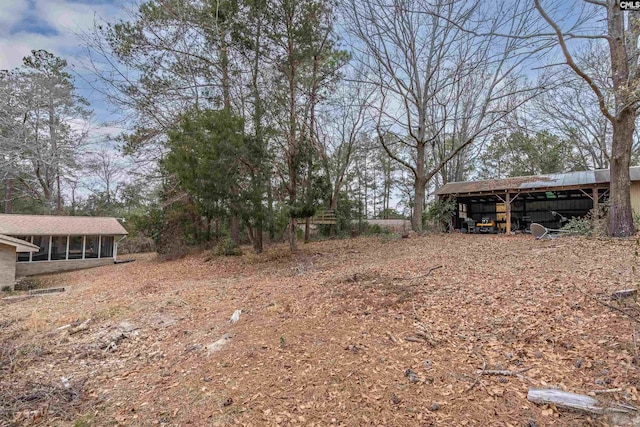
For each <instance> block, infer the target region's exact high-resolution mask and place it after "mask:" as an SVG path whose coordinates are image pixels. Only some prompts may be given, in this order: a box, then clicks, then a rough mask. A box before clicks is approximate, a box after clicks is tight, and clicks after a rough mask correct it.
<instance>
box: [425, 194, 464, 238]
mask: <svg viewBox="0 0 640 427" xmlns="http://www.w3.org/2000/svg"><path fill="white" fill-rule="evenodd" d="M456 203H457V202H456V201H455V200H435V201H434V202H432V203H429V205H428V206H427V209H425V211H424V214H423V215H422V224H423V226H425V228H426V229H428V230H433V231H436V232H442V231H446V229H447V225H448V224H449V221H451V217H452V216H453V214H454V212H455V211H456Z"/></svg>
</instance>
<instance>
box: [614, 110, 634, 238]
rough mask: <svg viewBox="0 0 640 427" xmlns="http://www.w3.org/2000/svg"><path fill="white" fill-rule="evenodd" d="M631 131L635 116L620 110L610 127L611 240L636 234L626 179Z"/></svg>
mask: <svg viewBox="0 0 640 427" xmlns="http://www.w3.org/2000/svg"><path fill="white" fill-rule="evenodd" d="M634 130H635V114H634V113H633V112H632V111H631V110H629V109H627V110H624V111H622V112H621V113H620V115H619V117H618V119H617V120H616V122H615V123H614V125H613V144H612V147H611V164H610V182H611V184H610V193H611V196H610V202H611V206H610V208H609V235H610V236H613V237H627V236H632V235H633V234H634V233H635V226H634V223H633V212H632V210H631V195H630V190H631V189H630V186H631V179H630V176H629V165H630V158H631V146H632V144H633V132H634Z"/></svg>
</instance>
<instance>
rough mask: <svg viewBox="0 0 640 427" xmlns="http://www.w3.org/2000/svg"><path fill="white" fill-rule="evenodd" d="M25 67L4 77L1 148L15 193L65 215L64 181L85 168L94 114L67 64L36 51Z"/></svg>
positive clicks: (0, 107) (1, 82)
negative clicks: (82, 152) (81, 162)
mask: <svg viewBox="0 0 640 427" xmlns="http://www.w3.org/2000/svg"><path fill="white" fill-rule="evenodd" d="M23 62H24V64H23V66H22V67H21V68H17V69H14V70H12V71H4V72H2V73H1V74H0V93H2V95H3V96H0V98H1V100H0V103H1V104H0V110H1V111H2V114H1V115H0V116H1V117H0V129H2V136H3V137H2V138H1V139H0V148H1V151H3V155H2V159H3V162H4V163H5V165H4V167H3V168H2V169H3V170H5V171H6V173H10V175H6V178H7V179H9V180H10V181H9V182H10V183H11V184H10V186H9V187H8V188H10V189H11V192H13V190H14V189H15V191H16V193H20V194H21V195H22V196H24V197H30V198H33V199H35V200H37V201H38V202H39V203H40V204H41V205H42V207H43V210H44V211H46V212H52V211H56V212H58V213H60V212H61V211H62V207H63V200H62V186H63V180H64V179H65V178H66V177H70V176H71V175H73V173H74V172H75V171H76V170H77V169H78V168H79V166H78V164H77V162H76V160H77V155H78V151H79V149H80V147H81V145H82V144H83V143H84V142H85V140H86V127H84V126H83V125H82V123H86V122H87V120H88V117H89V115H90V112H89V111H88V110H87V108H86V107H87V101H86V100H85V99H83V98H82V97H80V96H79V95H78V94H77V93H76V91H75V85H74V79H73V78H72V76H71V75H70V74H69V72H68V71H67V62H66V61H65V60H64V59H61V58H59V57H56V56H55V55H53V54H51V53H49V52H47V51H44V50H34V51H32V52H31V55H30V56H28V57H26V58H24V61H23Z"/></svg>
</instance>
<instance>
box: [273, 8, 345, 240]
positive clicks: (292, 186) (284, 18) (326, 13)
mask: <svg viewBox="0 0 640 427" xmlns="http://www.w3.org/2000/svg"><path fill="white" fill-rule="evenodd" d="M270 6H271V7H270V11H269V12H270V13H269V17H270V19H269V29H268V35H269V38H270V40H271V42H272V43H273V53H272V57H273V60H274V63H275V69H276V71H277V84H278V89H279V90H278V94H277V95H276V99H277V102H278V104H279V106H280V108H281V109H282V111H283V117H282V119H281V120H280V121H279V125H280V130H281V132H282V134H283V138H282V140H281V141H280V147H279V151H280V154H281V155H282V157H283V161H284V164H283V167H282V168H281V169H280V171H279V174H280V176H281V177H282V178H283V183H284V187H285V188H286V192H287V198H288V204H289V212H290V221H289V246H290V248H291V250H292V251H295V250H296V249H297V235H296V233H297V228H298V225H297V224H298V218H306V217H308V216H309V213H310V212H309V211H308V207H307V206H305V203H304V200H301V198H300V195H301V194H300V190H301V184H302V181H303V180H304V179H305V175H304V174H302V173H303V171H304V170H307V171H310V170H311V168H312V163H313V161H314V159H313V157H310V156H315V157H317V156H318V154H319V150H318V145H317V140H316V137H315V133H314V130H315V129H314V128H315V123H314V120H315V119H314V117H315V108H316V105H317V103H318V102H319V101H320V99H319V95H320V93H319V91H320V89H321V88H322V87H325V86H326V85H327V84H329V83H331V82H332V81H334V80H335V77H336V76H337V75H336V71H337V70H338V69H339V68H340V66H341V65H342V63H343V62H344V59H345V54H344V53H342V52H340V51H338V50H336V49H335V47H334V44H335V42H334V39H333V37H334V36H333V22H332V19H333V14H332V10H331V4H330V3H327V2H323V1H317V0H302V1H298V0H278V1H274V2H272V3H271V4H270ZM307 180H308V182H310V180H309V179H308V177H307ZM307 191H308V190H307Z"/></svg>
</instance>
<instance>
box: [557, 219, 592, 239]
mask: <svg viewBox="0 0 640 427" xmlns="http://www.w3.org/2000/svg"><path fill="white" fill-rule="evenodd" d="M588 216H589V215H587V216H585V217H582V218H577V217H573V218H571V219H570V220H569V222H567V223H566V224H565V225H564V226H563V227H562V230H564V231H567V232H569V233H571V234H579V235H581V236H590V235H591V234H592V233H593V221H592V220H591V219H590V218H588Z"/></svg>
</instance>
